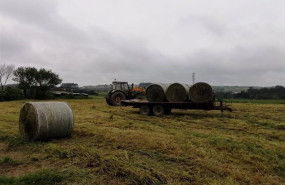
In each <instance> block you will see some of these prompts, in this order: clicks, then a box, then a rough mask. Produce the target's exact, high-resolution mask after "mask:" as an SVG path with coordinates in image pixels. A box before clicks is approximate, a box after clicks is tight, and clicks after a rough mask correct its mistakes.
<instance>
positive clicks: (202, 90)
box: [189, 82, 215, 103]
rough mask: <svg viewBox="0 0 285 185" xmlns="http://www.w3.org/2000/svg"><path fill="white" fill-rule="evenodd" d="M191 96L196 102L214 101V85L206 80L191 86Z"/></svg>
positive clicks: (191, 99)
mask: <svg viewBox="0 0 285 185" xmlns="http://www.w3.org/2000/svg"><path fill="white" fill-rule="evenodd" d="M189 98H190V101H192V102H194V103H213V102H214V101H215V98H214V92H213V89H212V87H211V86H210V85H209V84H207V83H205V82H198V83H196V84H194V85H193V86H191V87H190V89H189Z"/></svg>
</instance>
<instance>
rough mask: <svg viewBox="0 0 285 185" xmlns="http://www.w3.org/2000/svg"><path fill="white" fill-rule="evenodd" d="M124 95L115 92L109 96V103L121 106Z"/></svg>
mask: <svg viewBox="0 0 285 185" xmlns="http://www.w3.org/2000/svg"><path fill="white" fill-rule="evenodd" d="M125 99H126V96H125V95H124V93H122V92H115V93H114V94H112V96H111V103H112V105H114V106H121V105H122V104H121V100H125Z"/></svg>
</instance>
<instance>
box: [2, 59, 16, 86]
mask: <svg viewBox="0 0 285 185" xmlns="http://www.w3.org/2000/svg"><path fill="white" fill-rule="evenodd" d="M14 69H15V66H14V65H6V64H1V65H0V85H1V90H2V91H4V87H5V85H6V83H7V81H8V80H9V79H10V78H11V77H12V76H13V72H14Z"/></svg>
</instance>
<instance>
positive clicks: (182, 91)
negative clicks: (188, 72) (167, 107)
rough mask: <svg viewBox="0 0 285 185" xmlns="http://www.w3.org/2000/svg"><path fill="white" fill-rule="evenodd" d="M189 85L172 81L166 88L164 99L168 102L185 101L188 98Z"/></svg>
mask: <svg viewBox="0 0 285 185" xmlns="http://www.w3.org/2000/svg"><path fill="white" fill-rule="evenodd" d="M188 90H189V86H188V85H186V84H180V83H173V84H171V85H170V86H169V87H168V88H167V90H166V93H165V95H166V99H167V101H169V102H185V101H186V100H187V99H188Z"/></svg>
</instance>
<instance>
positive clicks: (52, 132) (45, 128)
mask: <svg viewBox="0 0 285 185" xmlns="http://www.w3.org/2000/svg"><path fill="white" fill-rule="evenodd" d="M73 126H74V123H73V113H72V110H71V108H70V107H69V105H68V104H67V103H64V102H30V103H26V104H24V106H23V107H22V109H21V112H20V119H19V129H20V134H21V136H22V137H23V138H25V139H31V140H46V139H53V138H61V137H67V136H70V135H71V132H72V130H73Z"/></svg>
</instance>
